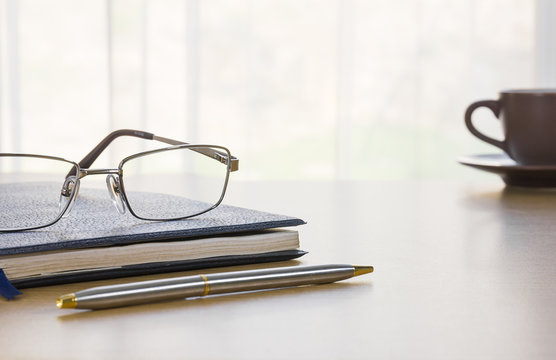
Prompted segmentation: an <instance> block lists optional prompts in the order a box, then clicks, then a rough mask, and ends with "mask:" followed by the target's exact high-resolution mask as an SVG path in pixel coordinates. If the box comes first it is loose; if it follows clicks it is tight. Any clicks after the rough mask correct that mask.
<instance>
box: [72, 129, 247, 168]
mask: <svg viewBox="0 0 556 360" xmlns="http://www.w3.org/2000/svg"><path fill="white" fill-rule="evenodd" d="M120 136H134V137H138V138H141V139H146V140H157V141H161V142H163V143H166V144H170V145H187V143H186V142H183V141H177V140H172V139H168V138H164V137H161V136H156V135H154V134H151V133H148V132H145V131H139V130H131V129H121V130H116V131H113V132H111V133H110V134H108V136H106V137H105V138H104V139H102V141H101V142H100V143H98V145H97V146H95V148H94V149H93V150H91V152H89V153H88V154H87V155H86V156H85V157H84V158H83V159H82V160H81V161H80V162H79V167H80V168H82V169H87V168H89V167H90V166H91V165H92V164H93V162H94V161H95V160H96V159H97V158H98V157H99V155H100V154H101V153H102V152H103V151H104V149H106V147H108V145H110V143H111V142H112V141H113V140H114V139H116V138H118V137H120ZM192 150H193V151H196V152H198V153H201V154H203V155H206V156H208V157H210V158H212V159H215V160H217V161H219V162H221V163H223V164H226V165H228V161H229V160H228V154H226V153H223V152H220V151H217V150H214V149H211V148H196V149H192ZM238 169H239V159H237V158H236V157H234V156H232V157H231V171H237V170H238Z"/></svg>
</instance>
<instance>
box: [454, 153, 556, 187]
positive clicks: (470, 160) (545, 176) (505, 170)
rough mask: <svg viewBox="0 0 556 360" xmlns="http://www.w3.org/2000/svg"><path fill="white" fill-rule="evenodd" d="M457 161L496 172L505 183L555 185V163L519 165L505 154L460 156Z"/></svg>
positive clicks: (532, 185) (534, 185) (531, 185)
mask: <svg viewBox="0 0 556 360" xmlns="http://www.w3.org/2000/svg"><path fill="white" fill-rule="evenodd" d="M458 162H459V163H460V164H463V165H467V166H471V167H474V168H476V169H479V170H483V171H488V172H491V173H495V174H498V175H500V176H501V177H502V180H504V182H505V183H506V184H507V185H512V186H526V187H556V165H548V166H543V165H519V164H518V163H516V162H515V161H514V160H512V159H511V158H510V157H509V156H508V155H506V154H482V155H469V156H462V157H460V158H459V159H458Z"/></svg>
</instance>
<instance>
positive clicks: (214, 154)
mask: <svg viewBox="0 0 556 360" xmlns="http://www.w3.org/2000/svg"><path fill="white" fill-rule="evenodd" d="M121 136H133V137H138V138H142V139H146V140H156V141H160V142H163V143H166V144H170V145H172V146H170V147H165V148H159V149H154V150H147V151H142V152H139V153H135V154H132V155H129V156H127V157H125V158H124V159H122V160H121V161H120V163H119V164H118V167H117V168H115V169H109V168H107V169H91V168H90V166H91V165H92V164H93V162H94V161H95V160H96V159H97V158H98V157H99V156H100V154H101V153H102V152H103V151H104V149H106V147H107V146H108V145H110V143H111V142H112V141H113V140H114V139H116V138H118V137H121ZM187 148H192V150H193V151H195V152H198V153H201V154H203V155H205V156H208V157H210V158H212V159H214V160H216V161H218V162H220V163H222V164H224V165H226V178H225V180H224V184H223V187H222V192H221V194H220V198H219V199H218V201H217V202H216V203H215V204H214V205H212V206H211V207H210V208H208V209H206V210H204V211H201V212H198V213H195V214H192V215H187V216H183V217H179V218H170V219H151V218H145V217H141V216H139V215H137V214H136V213H135V212H134V211H133V208H132V207H131V205H130V204H129V200H128V198H127V195H126V192H125V185H124V181H123V178H124V173H123V166H124V164H125V163H126V162H128V161H129V160H133V159H136V158H139V157H142V156H147V155H151V154H155V153H161V152H165V151H171V150H179V149H187ZM201 149H202V150H205V151H201ZM214 149H218V150H220V151H216V150H214ZM0 157H29V158H39V159H48V160H58V161H63V162H66V163H69V164H71V165H73V167H72V169H71V170H70V172H69V173H68V174H67V175H66V181H65V182H64V184H63V186H62V193H61V195H62V196H65V195H64V191H68V190H69V191H71V193H70V194H69V196H70V198H69V199H68V201H67V204H66V205H65V207H64V209H63V210H61V211H60V213H59V214H58V216H57V217H56V219H54V220H53V221H51V222H50V223H48V224H45V225H39V226H32V227H26V228H21V229H6V230H2V229H0V233H8V232H18V231H27V230H35V229H41V228H45V227H48V226H52V225H54V224H55V223H57V222H58V221H60V219H62V218H63V217H65V216H67V215H68V214H69V212H70V211H71V209H72V208H73V205H74V203H75V200H76V199H77V194H78V193H79V186H80V180H81V179H83V178H84V177H86V176H88V175H117V176H118V178H117V187H115V188H113V191H114V192H115V195H120V196H121V198H122V200H123V201H124V203H125V207H126V208H127V209H128V210H129V212H130V213H131V214H132V215H133V216H134V217H136V218H138V219H141V220H146V221H175V220H183V219H187V218H191V217H195V216H198V215H201V214H204V213H206V212H208V211H211V210H213V209H214V208H216V207H217V206H218V205H220V203H221V202H222V200H223V199H224V195H225V194H226V189H227V187H228V181H229V178H230V172H233V171H238V170H239V159H238V158H236V157H234V156H232V154H231V152H230V150H228V149H227V148H226V147H224V146H220V145H208V144H190V143H186V142H182V141H178V140H173V139H169V138H165V137H162V136H157V135H154V134H152V133H149V132H145V131H139V130H132V129H120V130H116V131H113V132H111V133H110V134H108V135H107V136H106V137H105V138H104V139H103V140H102V141H101V142H100V143H98V144H97V145H96V146H95V147H94V148H93V150H91V152H89V153H88V154H87V155H86V156H85V157H84V158H83V159H82V160H81V161H80V162H78V163H77V162H75V161H72V160H68V159H65V158H62V157H58V156H50V155H39V154H21V153H0ZM73 173H75V174H76V175H75V182H74V185H73V186H74V189H73V190H72V189H67V188H66V182H67V181H68V179H69V178H70V177H72V176H74V175H72V174H73ZM107 180H108V179H107ZM110 195H112V194H110ZM113 201H115V200H114V199H113ZM116 207H117V206H116ZM118 211H119V212H120V213H123V212H122V211H120V210H119V209H118ZM124 211H125V209H124Z"/></svg>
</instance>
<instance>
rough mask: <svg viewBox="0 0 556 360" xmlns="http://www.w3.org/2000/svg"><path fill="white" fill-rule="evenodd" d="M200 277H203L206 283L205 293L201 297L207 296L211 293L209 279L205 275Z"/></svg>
mask: <svg viewBox="0 0 556 360" xmlns="http://www.w3.org/2000/svg"><path fill="white" fill-rule="evenodd" d="M199 276H201V279H203V281H204V282H205V291H204V292H203V295H201V296H207V295H208V293H209V292H210V285H209V280H208V279H207V277H206V276H205V275H199Z"/></svg>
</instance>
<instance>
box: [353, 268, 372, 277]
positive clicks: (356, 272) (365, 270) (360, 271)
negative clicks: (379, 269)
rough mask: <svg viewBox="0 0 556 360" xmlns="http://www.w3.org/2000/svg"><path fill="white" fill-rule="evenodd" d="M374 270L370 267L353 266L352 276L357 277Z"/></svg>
mask: <svg viewBox="0 0 556 360" xmlns="http://www.w3.org/2000/svg"><path fill="white" fill-rule="evenodd" d="M373 270H374V268H373V267H372V266H354V267H353V276H359V275H363V274H368V273H372V272H373Z"/></svg>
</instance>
